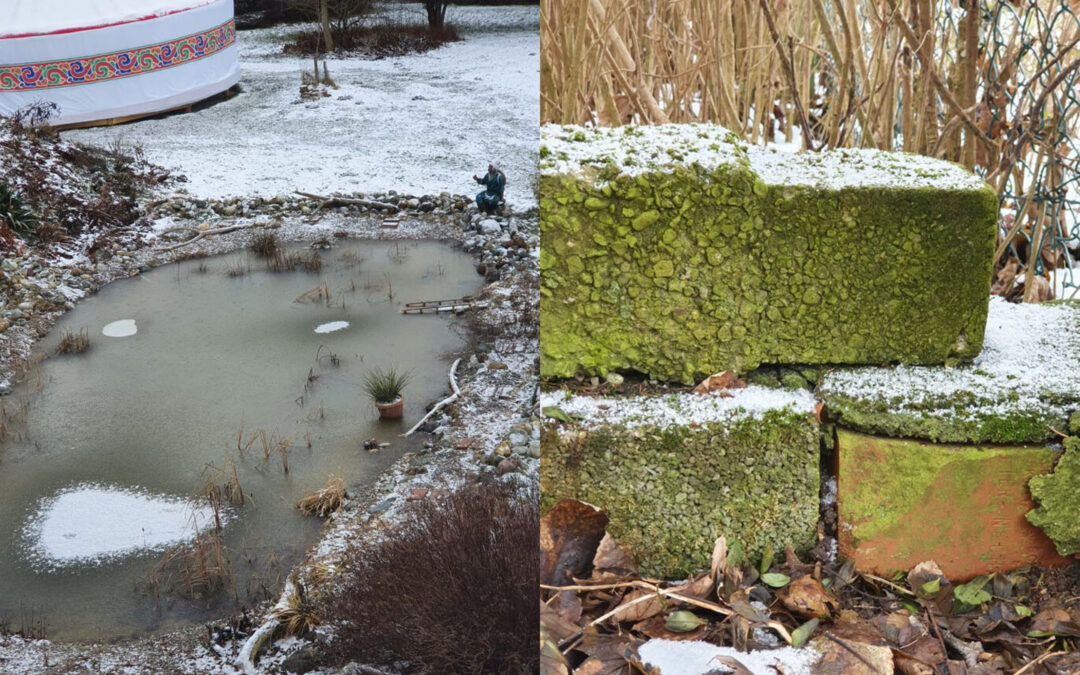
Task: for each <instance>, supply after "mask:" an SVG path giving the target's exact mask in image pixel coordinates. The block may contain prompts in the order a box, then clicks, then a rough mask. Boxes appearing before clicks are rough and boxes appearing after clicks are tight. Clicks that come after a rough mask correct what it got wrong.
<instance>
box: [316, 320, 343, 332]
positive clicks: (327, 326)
mask: <svg viewBox="0 0 1080 675" xmlns="http://www.w3.org/2000/svg"><path fill="white" fill-rule="evenodd" d="M348 327H349V322H348V321H331V322H330V323H323V324H319V325H318V326H315V332H316V333H333V332H334V331H337V330H344V329H346V328H348Z"/></svg>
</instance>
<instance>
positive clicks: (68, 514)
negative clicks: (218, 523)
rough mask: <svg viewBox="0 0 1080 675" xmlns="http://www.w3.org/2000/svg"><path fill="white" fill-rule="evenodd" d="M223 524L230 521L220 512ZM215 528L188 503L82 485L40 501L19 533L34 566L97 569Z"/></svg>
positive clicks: (207, 513) (207, 511)
mask: <svg viewBox="0 0 1080 675" xmlns="http://www.w3.org/2000/svg"><path fill="white" fill-rule="evenodd" d="M220 515H221V520H222V522H223V523H224V522H226V521H228V520H229V518H230V515H231V514H230V513H229V512H228V511H225V510H222V511H221V512H220ZM212 527H214V511H213V509H211V508H210V506H209V505H200V504H196V503H194V502H192V501H191V500H188V499H182V498H180V497H172V496H168V495H160V494H149V493H146V492H140V491H138V490H133V489H126V488H120V487H116V486H108V485H97V484H93V483H80V484H78V485H74V486H72V487H69V488H66V489H63V490H60V491H59V492H57V493H56V494H55V495H53V496H51V497H46V498H44V499H42V500H41V501H40V502H39V503H38V507H37V510H36V511H35V512H34V514H33V515H32V516H30V518H29V519H28V520H27V522H26V525H24V527H23V534H24V536H25V539H26V541H27V542H28V548H29V551H28V553H29V557H30V558H31V560H32V561H33V562H34V564H35V566H40V567H44V568H46V569H55V568H59V567H66V566H69V565H99V564H102V563H104V562H107V561H109V560H112V559H115V558H118V557H122V556H125V555H130V554H132V553H136V552H143V551H155V550H161V549H164V548H166V547H168V546H171V545H172V544H176V543H179V542H182V541H187V540H190V539H193V538H194V537H195V533H196V532H197V531H198V532H201V531H204V530H207V529H209V528H212Z"/></svg>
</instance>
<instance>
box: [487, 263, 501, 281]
mask: <svg viewBox="0 0 1080 675" xmlns="http://www.w3.org/2000/svg"><path fill="white" fill-rule="evenodd" d="M501 276H502V274H500V273H499V268H497V267H495V266H494V265H488V266H487V271H486V272H484V281H486V282H487V283H489V284H493V283H495V282H496V281H498V280H499V278H500V277H501Z"/></svg>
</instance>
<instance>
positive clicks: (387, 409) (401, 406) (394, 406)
mask: <svg viewBox="0 0 1080 675" xmlns="http://www.w3.org/2000/svg"><path fill="white" fill-rule="evenodd" d="M375 407H376V408H378V409H379V418H380V419H384V420H399V419H401V415H402V413H403V412H404V410H405V397H404V396H401V395H400V394H399V395H398V397H397V398H396V399H394V402H393V403H379V402H378V401H376V402H375Z"/></svg>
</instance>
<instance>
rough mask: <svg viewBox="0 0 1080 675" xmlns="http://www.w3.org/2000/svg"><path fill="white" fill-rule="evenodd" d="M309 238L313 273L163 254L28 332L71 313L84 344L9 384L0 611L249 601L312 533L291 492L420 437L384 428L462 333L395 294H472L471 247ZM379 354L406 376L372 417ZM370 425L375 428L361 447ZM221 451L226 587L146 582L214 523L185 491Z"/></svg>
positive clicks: (72, 626)
mask: <svg viewBox="0 0 1080 675" xmlns="http://www.w3.org/2000/svg"><path fill="white" fill-rule="evenodd" d="M294 250H296V251H301V249H294ZM302 252H303V253H304V254H305V255H307V253H308V252H307V251H306V250H303V251H302ZM319 255H320V256H321V258H322V269H321V271H319V272H307V271H303V270H300V269H298V270H296V271H291V272H276V273H275V272H269V271H267V270H266V265H265V263H264V262H263V261H261V260H260V259H258V258H256V257H254V256H253V255H251V254H249V253H247V252H243V253H234V254H229V255H227V256H221V257H216V258H209V259H203V260H188V261H184V262H181V263H175V264H170V265H167V266H164V267H161V268H158V269H155V270H153V271H151V272H149V273H146V274H143V275H141V276H138V277H135V278H132V279H127V280H124V281H120V282H116V283H113V284H109V285H108V286H106V287H105V288H103V289H102V290H101V292H99V293H98V294H97V295H95V296H94V297H91V298H89V299H87V300H86V301H84V302H83V303H81V304H80V305H79V306H78V307H76V308H75V309H74V310H72V311H71V312H69V313H68V314H67V315H66V316H65V317H64V318H63V319H62V320H61V321H60V322H59V323H58V324H57V326H56V327H55V328H54V329H53V331H52V332H51V333H50V335H49V336H48V337H47V338H46V339H44V340H43V341H42V343H41V345H40V346H41V350H42V352H43V353H46V354H51V353H52V352H53V350H54V349H55V346H56V344H57V343H58V342H59V339H60V335H61V334H62V332H63V331H65V330H68V331H72V332H76V333H77V332H78V331H80V330H82V329H86V331H87V333H88V335H89V338H90V347H89V349H88V350H87V351H86V352H85V353H84V354H80V355H74V354H69V355H60V356H50V357H49V358H47V359H45V360H44V361H43V362H42V363H41V365H40V367H39V372H38V375H39V384H38V385H37V386H35V387H22V388H20V389H18V390H17V391H16V392H14V394H13V395H12V396H11V397H8V398H7V400H6V401H5V403H6V404H7V405H8V406H9V407H10V406H12V405H14V403H13V401H14V400H15V399H17V398H20V397H21V398H24V399H25V400H27V401H28V410H27V413H26V424H25V427H24V429H23V431H22V433H21V436H20V437H19V438H17V439H9V440H7V441H6V442H5V443H4V444H3V445H0V537H3V542H4V545H2V546H0V619H3V618H6V619H7V620H9V621H10V623H11V624H12V626H13V627H14V628H18V627H19V626H20V623H26V622H27V621H28V618H29V617H34V618H44V620H45V622H46V624H47V626H48V636H49V638H50V639H57V640H98V639H111V638H117V637H121V636H127V635H135V634H144V633H147V632H150V631H155V630H160V629H164V628H169V627H173V626H175V625H178V624H181V623H184V622H191V621H204V620H207V619H209V618H213V617H215V616H220V615H221V614H222V613H223V612H224V611H225V610H228V609H232V608H234V607H237V606H250V605H251V604H252V602H253V601H254V600H257V599H259V598H261V597H262V596H264V595H265V594H267V593H273V594H276V593H277V590H278V588H279V585H280V583H281V582H282V581H283V578H284V576H285V575H286V574H287V572H288V570H289V568H290V566H291V565H293V564H294V563H296V562H297V561H298V560H299V559H300V558H301V557H302V556H303V554H304V552H305V550H306V548H307V547H309V546H310V545H311V544H313V543H314V542H315V541H316V539H317V537H318V533H319V529H320V527H321V522H320V521H319V520H318V519H315V518H305V517H303V516H301V515H300V514H299V512H298V511H297V509H296V507H295V505H296V502H297V501H298V500H299V499H301V498H302V497H303V496H305V495H307V494H309V493H311V492H313V491H314V490H316V489H318V488H320V487H322V486H323V485H324V484H325V483H326V481H327V479H328V477H329V476H330V475H331V474H334V475H336V476H338V477H340V478H342V479H343V480H344V481H345V484H346V485H347V486H358V485H364V484H369V483H371V482H373V481H374V480H375V479H376V478H377V477H378V476H379V474H380V473H381V472H383V471H385V470H386V469H387V468H388V467H389V466H390V465H391V464H392V463H393V462H394V460H395V459H397V458H398V457H400V456H401V455H402V454H403V453H404V452H406V451H410V450H415V449H417V447H418V445H419V444H420V443H421V440H420V439H417V438H415V437H413V438H410V439H407V440H406V439H402V438H399V437H398V434H400V433H402V432H403V431H405V430H406V429H408V428H409V427H410V426H412V425H413V424H415V423H416V421H417V420H418V419H419V418H420V417H422V416H423V414H424V408H425V405H426V404H427V403H428V402H430V401H431V400H434V399H436V398H439V397H440V396H441V394H442V393H443V391H444V389H445V388H446V377H447V371H448V368H449V357H448V355H449V354H450V353H451V352H453V351H454V350H457V349H459V348H460V347H461V346H462V338H461V337H460V335H459V332H460V331H457V330H455V329H454V328H453V326H452V320H451V319H449V318H448V317H446V316H444V315H434V314H426V315H403V314H402V313H401V309H402V307H403V305H404V303H406V302H412V301H423V300H436V299H447V298H457V297H461V296H463V295H468V294H471V293H475V292H476V291H477V290H478V288H479V285H480V283H479V282H480V278H479V277H478V276H477V275H476V272H475V271H474V269H473V261H472V259H471V258H470V257H469V256H468V255H466V254H464V253H463V252H461V251H459V250H456V249H454V248H451V247H450V246H447V245H445V244H442V243H440V242H433V241H425V242H409V243H405V242H399V243H393V242H372V241H345V242H341V243H340V244H339V245H338V246H336V247H335V248H334V249H332V250H329V251H320V252H319ZM318 289H321V292H320V290H318ZM327 291H329V296H330V297H329V301H327V299H326V292H327ZM391 293H392V296H393V297H392V299H391V298H390V295H391ZM118 322H120V323H118ZM106 329H107V330H106ZM103 331H104V333H103ZM391 366H393V367H395V368H397V369H399V370H410V371H411V372H412V375H413V377H412V381H411V382H410V384H409V385H408V386H407V388H406V390H405V415H404V418H403V419H402V420H397V421H392V422H390V421H387V422H381V421H379V419H378V414H377V412H376V411H375V409H374V407H373V406H372V405H371V402H370V400H369V399H368V398H367V396H366V395H365V394H364V393H363V376H364V374H365V373H366V372H368V371H369V370H372V369H374V368H376V367H379V368H383V369H386V368H387V367H391ZM241 429H242V431H241ZM241 434H242V437H243V441H242V443H241V444H240V446H239V447H243V446H247V445H248V444H249V442H250V447H248V448H247V449H246V450H241V449H239V447H238V436H239V435H241ZM264 438H265V439H266V440H267V441H268V443H267V445H268V447H270V448H271V452H270V453H269V456H268V453H266V452H264V449H263V439H264ZM369 438H376V439H378V440H379V441H380V442H388V443H390V446H389V447H386V448H383V449H382V450H381V451H379V452H377V453H369V452H367V451H365V450H364V449H363V442H364V440H366V439H369ZM253 439H254V440H253ZM282 440H285V441H291V444H290V445H289V446H288V448H287V450H286V451H285V454H284V455H283V454H282V453H281V452H280V451H279V450H278V449H277V446H278V445H279V441H282ZM286 463H287V467H288V471H287V472H286V471H285V464H286ZM233 466H235V468H236V478H238V480H239V483H240V485H241V487H242V488H243V491H244V494H245V497H246V499H245V504H244V505H243V506H239V505H235V506H226V507H224V508H223V510H222V512H221V514H220V517H221V518H222V521H223V523H222V528H223V529H222V530H221V532H222V540H223V543H224V544H225V546H226V548H227V551H228V552H229V559H230V561H231V567H232V585H231V587H230V588H229V589H228V590H226V591H225V592H224V593H220V594H218V595H217V596H216V597H215V598H213V599H212V600H205V599H204V600H198V601H192V600H188V599H184V598H177V597H175V596H172V595H166V594H160V595H159V596H158V597H155V595H154V594H153V593H152V592H150V591H149V590H148V586H147V585H146V584H145V580H146V578H147V573H148V571H149V570H150V569H151V568H152V567H153V566H154V564H155V563H156V562H157V561H158V560H159V559H160V557H161V555H162V553H163V551H164V549H166V548H167V547H168V546H169V545H170V544H172V543H175V542H176V541H179V540H184V539H185V538H190V537H191V536H192V535H193V533H194V529H193V528H194V527H198V528H200V529H202V530H206V529H207V528H210V527H211V525H212V523H213V519H214V516H213V513H212V511H211V510H209V509H208V504H207V502H206V500H205V499H201V498H199V497H198V496H197V495H198V493H199V492H200V490H201V489H202V488H203V486H204V485H205V483H206V480H207V478H208V477H211V476H212V475H213V476H216V479H217V481H218V482H219V484H220V483H222V482H224V481H225V480H226V476H225V475H224V474H222V475H218V474H217V472H218V471H219V470H223V469H224V470H225V471H226V472H227V477H228V478H232V476H233V474H232V467H233Z"/></svg>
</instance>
